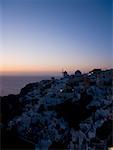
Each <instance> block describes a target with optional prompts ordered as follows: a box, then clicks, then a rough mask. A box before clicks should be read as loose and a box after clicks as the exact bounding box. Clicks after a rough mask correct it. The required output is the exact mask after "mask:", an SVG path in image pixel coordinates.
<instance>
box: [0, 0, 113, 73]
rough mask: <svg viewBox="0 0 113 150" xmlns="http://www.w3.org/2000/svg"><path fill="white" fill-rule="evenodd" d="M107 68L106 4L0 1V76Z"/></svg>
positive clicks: (108, 0) (102, 0)
mask: <svg viewBox="0 0 113 150" xmlns="http://www.w3.org/2000/svg"><path fill="white" fill-rule="evenodd" d="M93 68H102V69H109V68H112V0H0V74H3V75H4V74H7V75H9V74H17V75H18V74H59V73H61V71H62V70H67V71H68V72H69V73H71V72H74V71H75V70H77V69H79V70H81V71H82V72H87V71H89V70H91V69H93Z"/></svg>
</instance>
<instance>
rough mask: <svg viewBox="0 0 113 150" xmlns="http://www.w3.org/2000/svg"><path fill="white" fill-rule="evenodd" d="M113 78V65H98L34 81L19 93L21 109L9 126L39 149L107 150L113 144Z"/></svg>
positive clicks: (9, 128) (36, 149) (8, 128)
mask: <svg viewBox="0 0 113 150" xmlns="http://www.w3.org/2000/svg"><path fill="white" fill-rule="evenodd" d="M112 79H113V69H110V70H101V69H94V70H92V71H90V72H88V73H86V74H82V73H81V71H79V70H77V71H75V73H74V74H73V75H69V74H68V73H67V72H66V71H64V72H62V77H61V78H60V79H55V78H54V77H51V79H49V80H42V81H40V82H36V83H30V84H28V85H26V86H25V87H24V88H23V89H21V92H20V94H19V95H18V102H19V103H20V104H21V113H20V114H19V115H16V114H15V116H13V118H11V119H8V121H7V127H6V128H7V130H8V131H11V130H13V129H15V130H16V133H17V135H18V136H19V137H20V138H21V139H22V140H25V141H27V142H28V143H31V144H33V145H34V147H35V148H34V149H35V150H41V149H44V150H48V149H69V150H107V149H108V147H109V146H113V145H112V142H111V140H112V134H113V133H112V121H113V113H112V111H113V107H112V103H113V97H112V90H113V89H112V88H113V87H112ZM10 107H13V106H10ZM13 109H16V108H13ZM103 130H104V132H105V134H103Z"/></svg>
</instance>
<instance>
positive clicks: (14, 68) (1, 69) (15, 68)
mask: <svg viewBox="0 0 113 150" xmlns="http://www.w3.org/2000/svg"><path fill="white" fill-rule="evenodd" d="M94 68H101V69H108V67H92V66H84V67H83V66H80V65H77V66H66V67H61V66H55V65H48V66H47V65H42V66H19V65H2V66H0V74H2V75H13V74H14V75H15V74H17V75H18V74H37V73H39V74H40V73H41V74H46V73H47V74H52V73H54V74H59V73H60V74H61V72H62V71H64V70H66V71H67V72H68V73H74V72H75V71H76V70H81V71H82V72H83V73H86V72H89V71H91V70H92V69H94Z"/></svg>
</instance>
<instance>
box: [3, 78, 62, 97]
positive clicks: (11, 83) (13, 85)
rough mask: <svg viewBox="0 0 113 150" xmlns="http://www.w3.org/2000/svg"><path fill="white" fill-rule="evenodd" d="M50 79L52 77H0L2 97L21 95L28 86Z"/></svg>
mask: <svg viewBox="0 0 113 150" xmlns="http://www.w3.org/2000/svg"><path fill="white" fill-rule="evenodd" d="M55 78H59V77H55ZM49 79H51V76H0V96H7V95H9V94H19V93H20V90H21V89H22V88H23V87H25V86H26V85H27V84H29V83H35V82H39V81H41V80H49Z"/></svg>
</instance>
